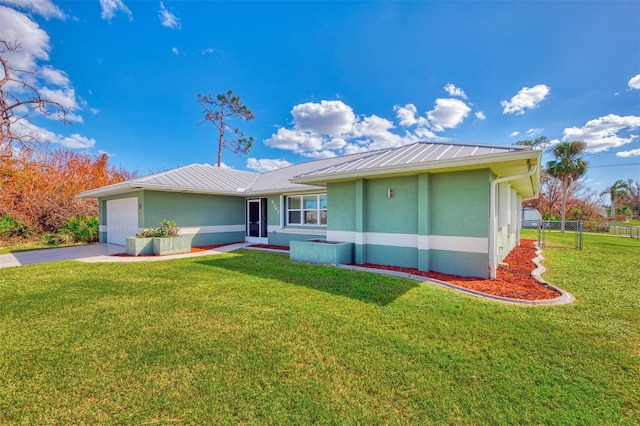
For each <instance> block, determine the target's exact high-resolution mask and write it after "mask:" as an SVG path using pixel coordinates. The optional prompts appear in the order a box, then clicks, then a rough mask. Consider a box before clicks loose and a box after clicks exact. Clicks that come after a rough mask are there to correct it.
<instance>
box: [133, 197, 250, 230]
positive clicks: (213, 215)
mask: <svg viewBox="0 0 640 426" xmlns="http://www.w3.org/2000/svg"><path fill="white" fill-rule="evenodd" d="M244 203H245V202H244V198H242V197H230V196H224V195H207V194H183V193H173V192H159V191H144V222H143V224H144V226H145V227H151V226H158V225H159V224H160V222H162V221H163V220H173V221H174V222H176V224H177V225H178V226H208V225H244V223H245V218H244V211H245V210H244Z"/></svg>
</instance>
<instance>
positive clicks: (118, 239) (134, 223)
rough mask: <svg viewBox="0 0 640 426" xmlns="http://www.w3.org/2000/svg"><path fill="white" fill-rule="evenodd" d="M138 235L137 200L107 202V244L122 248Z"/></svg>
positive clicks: (124, 199) (125, 199) (126, 199)
mask: <svg viewBox="0 0 640 426" xmlns="http://www.w3.org/2000/svg"><path fill="white" fill-rule="evenodd" d="M137 233H138V198H137V197H134V198H123V199H120V200H109V201H107V242H108V243H111V244H118V245H121V246H124V245H125V244H126V242H125V238H127V237H134V236H135V235H136V234H137Z"/></svg>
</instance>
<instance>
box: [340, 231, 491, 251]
mask: <svg viewBox="0 0 640 426" xmlns="http://www.w3.org/2000/svg"><path fill="white" fill-rule="evenodd" d="M327 240H329V241H339V242H346V243H356V244H360V245H365V244H371V245H379V246H389V247H410V248H417V249H420V250H447V251H457V252H465V253H481V254H487V253H488V252H489V251H488V247H489V239H488V238H479V237H451V236H445V235H416V234H393V233H384V232H353V231H327Z"/></svg>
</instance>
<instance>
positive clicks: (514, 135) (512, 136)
mask: <svg viewBox="0 0 640 426" xmlns="http://www.w3.org/2000/svg"><path fill="white" fill-rule="evenodd" d="M519 134H520V132H511V134H510V135H509V137H510V138H514V137H516V136H518V135H519Z"/></svg>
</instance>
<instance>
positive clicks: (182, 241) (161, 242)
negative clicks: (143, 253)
mask: <svg viewBox="0 0 640 426" xmlns="http://www.w3.org/2000/svg"><path fill="white" fill-rule="evenodd" d="M190 251H191V239H190V238H189V237H186V236H180V237H162V238H159V237H154V238H153V254H158V255H164V254H177V253H189V252H190Z"/></svg>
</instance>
